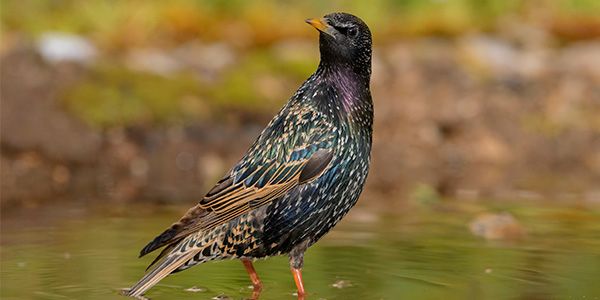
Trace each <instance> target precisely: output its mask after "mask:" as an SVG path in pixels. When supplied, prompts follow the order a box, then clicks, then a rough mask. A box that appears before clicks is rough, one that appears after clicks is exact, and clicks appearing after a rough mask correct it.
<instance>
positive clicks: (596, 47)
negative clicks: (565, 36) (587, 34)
mask: <svg viewBox="0 0 600 300" xmlns="http://www.w3.org/2000/svg"><path fill="white" fill-rule="evenodd" d="M558 63H559V64H558V65H559V66H560V67H561V68H564V70H565V71H570V72H573V73H584V74H587V75H589V76H590V77H591V78H593V79H594V81H595V82H596V84H599V85H600V41H591V42H578V43H575V44H573V45H570V46H568V47H566V48H565V49H564V50H563V51H562V53H561V55H560V57H559V60H558Z"/></svg>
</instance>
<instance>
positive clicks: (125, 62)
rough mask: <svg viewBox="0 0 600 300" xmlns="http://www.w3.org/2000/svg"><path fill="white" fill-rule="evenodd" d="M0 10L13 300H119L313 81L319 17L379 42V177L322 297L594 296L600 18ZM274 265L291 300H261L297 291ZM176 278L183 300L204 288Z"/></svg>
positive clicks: (165, 8)
mask: <svg viewBox="0 0 600 300" xmlns="http://www.w3.org/2000/svg"><path fill="white" fill-rule="evenodd" d="M0 10H1V12H0V16H1V25H2V27H1V30H0V33H1V44H0V64H1V66H0V69H1V90H0V96H1V124H0V125H1V136H0V142H1V161H0V162H1V175H0V176H1V177H0V179H1V198H0V200H1V201H0V204H1V209H2V221H3V222H2V243H0V250H2V251H1V253H2V255H3V256H2V260H3V262H2V263H3V267H2V269H3V271H2V276H3V280H2V281H4V288H3V293H2V296H3V298H5V299H25V298H29V299H46V298H47V299H56V298H57V297H58V298H60V296H65V295H67V296H70V297H72V298H76V299H77V298H78V299H82V298H87V299H94V298H97V299H106V297H110V296H113V297H114V296H115V293H114V291H113V290H111V289H116V288H119V287H124V286H125V285H126V284H129V283H131V282H133V281H134V280H135V279H137V278H138V277H139V276H140V275H141V272H142V270H143V269H144V264H145V262H144V261H137V262H134V261H135V259H134V258H135V254H136V253H137V251H138V248H140V247H141V246H142V245H143V244H144V242H146V241H147V240H148V239H150V238H151V237H152V236H153V234H155V233H158V232H159V231H161V230H162V229H163V227H165V226H166V225H168V224H170V222H172V221H174V220H175V219H176V218H177V217H178V216H179V215H180V214H181V213H182V212H183V211H185V208H186V207H188V206H191V205H192V204H193V203H195V202H196V201H198V200H199V199H200V197H202V195H204V193H205V192H206V191H207V190H208V188H210V187H211V186H212V185H213V184H214V182H215V181H216V180H218V179H219V178H220V177H221V176H222V175H223V174H224V172H225V171H227V170H228V169H229V168H230V166H231V165H232V164H233V163H235V162H236V161H237V160H238V159H239V158H240V157H241V156H242V154H243V153H244V151H245V150H246V149H247V147H248V146H249V145H250V144H251V143H252V142H253V140H254V138H255V137H256V136H257V135H258V134H259V132H260V131H261V129H262V128H263V127H264V126H265V125H266V123H267V122H268V121H269V120H270V118H271V117H272V116H273V115H274V114H275V113H276V112H277V111H278V110H279V108H280V107H281V106H283V104H284V103H285V102H286V101H287V99H288V98H289V97H290V96H291V95H292V94H293V93H294V92H295V89H296V88H298V87H299V85H300V84H301V83H302V82H303V81H304V80H305V79H306V78H307V77H308V76H309V75H310V74H311V73H312V72H313V71H314V70H315V69H316V67H317V64H318V59H319V53H318V42H317V33H316V32H315V30H314V29H313V28H311V27H310V26H308V25H307V24H305V23H304V19H306V18H308V17H319V16H322V15H324V14H326V13H329V12H333V11H346V12H350V13H354V14H356V15H358V16H360V17H361V18H362V19H363V20H365V21H366V23H367V24H369V26H370V28H371V31H372V32H373V36H374V52H373V56H374V57H373V77H372V93H373V99H374V104H375V128H374V145H373V152H372V168H371V172H370V175H369V178H368V182H367V187H366V189H365V191H364V193H363V195H362V196H361V201H359V204H358V207H357V208H356V209H355V210H353V212H352V213H351V214H350V215H349V216H348V220H349V221H345V223H344V222H343V223H342V224H341V225H340V227H339V229H336V230H334V232H333V233H332V235H331V236H333V237H329V236H328V237H327V238H326V239H325V240H324V241H323V243H320V244H318V245H317V247H316V249H317V250H314V251H315V252H310V251H309V259H307V261H309V260H310V259H311V258H310V257H312V259H313V260H315V261H319V262H321V263H320V264H319V266H322V268H323V270H321V271H319V270H316V269H315V268H318V267H315V265H314V264H313V265H312V268H313V269H310V268H311V265H308V266H307V268H309V271H308V272H309V273H310V272H313V273H312V274H319V276H316V275H313V277H311V276H310V275H308V274H309V273H307V275H306V276H307V278H309V279H307V280H309V284H308V285H309V286H312V288H313V289H317V288H318V287H319V286H320V285H319V283H321V282H328V284H327V285H325V287H328V286H329V287H330V288H331V286H333V288H331V289H333V290H321V291H319V292H320V295H325V296H324V297H327V299H336V297H338V298H339V296H342V298H343V299H346V298H348V297H350V298H351V299H352V297H354V296H356V295H357V294H356V292H357V291H362V292H364V294H361V295H362V296H360V297H361V298H362V299H369V298H373V299H375V298H377V299H379V298H382V299H397V298H398V297H401V296H409V297H411V298H413V299H417V298H422V299H425V298H426V297H422V296H423V295H424V294H423V293H430V294H429V296H430V298H429V299H439V298H440V297H442V296H443V297H446V295H455V296H457V295H458V296H457V297H456V299H467V298H469V297H471V299H485V297H484V296H485V295H488V296H489V297H490V298H489V299H504V298H506V299H547V298H548V297H550V296H555V295H562V296H565V297H566V296H571V295H577V296H581V297H588V296H593V295H598V294H600V291H598V290H597V288H596V286H597V284H595V283H594V282H593V281H594V279H595V278H598V277H599V276H600V274H598V270H600V257H598V253H600V244H598V241H600V227H599V226H598V224H600V209H599V207H600V1H597V0H529V1H525V0H488V1H480V0H373V1H359V0H350V1H317V0H308V1H302V2H291V1H278V0H265V1H239V0H233V1H223V0H205V1H193V0H174V1H141V0H139V1H137V0H131V1H108V0H107V1H102V0H90V1H77V0H6V1H2V3H1V4H0ZM386 216H387V217H386ZM386 218H388V219H386ZM389 218H391V219H393V220H394V221H389ZM385 220H388V221H385ZM469 228H470V229H469ZM475 236H481V237H483V238H484V240H485V239H489V240H521V241H522V242H517V243H516V244H510V245H509V246H507V245H506V244H502V245H501V246H499V247H498V244H492V245H490V244H487V243H485V242H482V241H481V240H479V238H480V237H475ZM92 237H93V238H92ZM90 238H91V240H93V241H95V242H98V244H95V243H91V244H88V243H85V242H83V241H90ZM340 245H341V246H340ZM559 249H560V250H559ZM574 249H577V251H579V252H576V253H572V252H570V251H575V250H574ZM310 253H313V254H310ZM311 255H312V256H311ZM365 257H370V258H371V260H364V258H365ZM329 262H331V263H332V265H328V263H329ZM350 262H352V263H350ZM356 262H360V263H361V264H362V265H360V266H361V268H362V269H352V268H351V267H350V266H352V265H353V263H356ZM432 262H433V264H432ZM346 263H347V264H346ZM498 264H499V265H498ZM340 265H344V266H347V268H341V269H340V268H339V266H340ZM263 266H266V267H263V268H267V267H268V268H270V269H269V270H270V271H272V272H271V273H269V272H266V273H267V274H268V275H265V276H267V277H266V278H267V280H271V281H270V282H269V284H270V285H271V286H273V285H275V284H276V283H275V282H278V284H279V286H277V287H276V288H274V289H275V290H276V291H277V292H273V290H271V293H272V294H271V295H272V296H271V297H272V298H268V296H267V298H266V299H281V297H282V295H283V293H284V292H283V291H285V293H288V292H289V293H291V292H290V291H292V290H293V289H292V286H291V285H290V286H287V283H286V282H283V283H281V282H280V280H279V279H281V278H286V277H284V276H287V267H286V262H285V258H281V260H280V261H278V262H277V264H269V265H263ZM202 268H204V267H202ZM206 268H208V269H206ZM206 268H205V269H203V270H207V272H208V273H210V272H211V270H212V272H214V273H213V274H225V275H223V276H224V277H223V278H226V277H227V276H229V277H230V278H234V279H235V280H233V281H227V280H223V278H219V277H218V276H217V277H216V279H212V277H210V278H205V277H201V278H203V280H204V282H205V284H206V285H209V286H210V285H212V286H219V284H220V286H219V288H221V287H222V288H223V289H224V291H226V292H227V293H229V294H233V295H236V293H239V291H237V292H236V290H235V288H233V287H231V286H234V287H235V286H239V285H240V284H245V282H246V279H245V277H244V276H245V274H243V273H241V274H240V272H239V271H240V269H239V266H237V265H231V264H229V265H225V267H219V266H216V267H208V266H207V267H206ZM258 268H259V271H260V270H261V265H260V264H259V265H258ZM369 268H372V270H376V271H377V270H379V271H381V272H375V271H374V272H371V273H369V272H370V271H368V270H369ZM378 268H379V269H378ZM439 268H441V269H442V271H439ZM263 270H264V269H263ZM311 270H312V271H311ZM364 270H367V272H366V273H364V272H363V271H364ZM456 270H462V271H461V272H463V273H459V274H460V275H459V276H455V275H456V273H455V272H457V271H456ZM190 272H193V271H190ZM199 272H200V273H196V274H203V273H202V271H199ZM340 272H341V273H340ZM344 272H345V273H344ZM496 272H500V273H496ZM374 274H383V275H381V277H378V276H376V275H374ZM465 274H470V275H469V276H471V277H469V279H468V280H467V279H465V278H464V275H465ZM482 274H484V275H482ZM486 274H487V275H486ZM490 274H491V275H494V274H498V275H497V277H493V276H492V277H486V278H491V279H481V281H480V277H479V276H488V275H490ZM384 275H385V276H384ZM178 276H179V275H178ZM182 276H184V277H178V278H180V279H179V281H177V280H175V281H170V284H171V286H174V285H177V284H180V283H181V282H185V283H184V284H183V288H189V287H190V286H191V285H193V284H194V283H195V282H197V281H195V279H194V277H185V276H190V275H182ZM269 276H271V277H269ZM461 276H463V277H461ZM365 277H366V278H365ZM50 278H51V279H50ZM108 278H111V279H110V280H109V279H108ZM181 278H183V279H181ZM185 278H187V279H185ZM269 278H271V279H269ZM310 278H313V279H312V282H311V281H310V280H311V279H310ZM220 279H221V280H220ZM186 280H187V281H186ZM210 280H213V281H212V282H211V281H210ZM362 280H365V282H364V284H363V285H362V286H361V281H362ZM454 280H456V281H458V282H453V281H454ZM486 280H489V281H486ZM511 280H514V281H511ZM23 282H31V283H32V284H31V286H30V287H22V283H23ZM74 282H75V283H74ZM78 282H85V284H83V283H81V284H76V283H78ZM232 282H233V283H232ZM507 282H508V283H507ZM1 283H2V282H0V284H1ZM188 283H189V284H188ZM367 283H368V284H367ZM446 283H449V284H446ZM329 284H331V285H329ZM352 285H354V286H355V289H354V290H353V289H350V290H347V291H346V290H344V292H342V293H338V292H337V288H338V287H340V289H343V288H346V287H347V286H352ZM7 286H8V287H7ZM89 286H95V288H96V290H93V289H91V288H89V289H88V288H87V287H89ZM226 286H227V287H226ZM356 286H358V287H356ZM449 286H450V287H451V288H449ZM84 287H86V288H84ZM183 288H181V289H178V291H179V293H181V295H180V294H174V295H175V296H174V297H176V298H179V297H180V296H182V295H183V294H186V293H188V292H184V291H183ZM98 289H100V290H101V292H99V291H98ZM357 289H358V290H357ZM594 289H595V290H594ZM84 291H85V293H86V294H83V293H84ZM107 291H108V292H107ZM161 291H162V293H163V294H162V295H163V296H165V295H169V294H170V295H173V293H174V292H173V291H172V290H169V289H168V288H165V287H164V286H163V290H161V289H160V288H159V289H158V292H157V293H161ZM453 292H454V293H455V294H452V293H453ZM463 292H464V294H463ZM32 293H33V294H32ZM210 293H212V291H211V292H210ZM370 293H375V294H370ZM447 293H450V294H447ZM216 294H218V293H217V292H216V291H215V292H214V293H213V294H211V297H212V296H214V295H216ZM359 294H360V293H359ZM83 295H86V296H83ZM186 295H187V294H186ZM273 295H274V296H273ZM286 295H287V294H286ZM352 295H354V296H352ZM390 295H395V296H392V297H389V296H390ZM490 295H491V296H490ZM287 296H289V295H287ZM371 296H372V297H371ZM375 296H377V297H375ZM11 297H12V298H11ZM344 297H346V298H344ZM378 297H379V298H378ZM448 297H450V299H452V298H453V297H452V296H448ZM559 298H560V296H559ZM207 299H210V297H208V298H207ZM219 299H226V298H219ZM227 299H228V298H227Z"/></svg>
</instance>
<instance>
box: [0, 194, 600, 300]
mask: <svg viewBox="0 0 600 300" xmlns="http://www.w3.org/2000/svg"><path fill="white" fill-rule="evenodd" d="M185 209H186V208H185V207H148V206H139V205H137V206H136V205H127V206H116V207H115V206H112V207H110V208H109V207H95V208H85V207H82V206H78V205H61V206H58V207H57V206H54V207H49V208H36V209H29V210H23V211H18V212H15V211H13V212H9V213H4V214H3V216H2V222H3V224H2V242H1V255H2V261H1V271H2V278H1V292H0V297H1V298H2V299H127V298H125V297H122V296H119V295H118V291H119V290H120V289H121V288H125V287H127V286H129V285H131V284H132V283H134V282H135V281H136V280H137V279H139V278H140V276H141V275H142V274H143V270H144V269H145V267H146V265H147V264H148V263H149V262H150V261H151V260H152V257H151V256H152V255H150V256H149V257H144V258H142V259H138V258H137V253H138V251H139V249H140V248H141V247H142V246H143V245H145V243H146V242H147V241H148V240H150V239H151V238H153V237H154V235H155V234H157V233H159V232H161V231H162V230H163V229H164V228H165V227H166V226H167V225H168V224H170V223H171V222H173V221H174V220H176V219H177V218H178V217H179V216H180V215H181V214H182V213H183V212H184V211H185ZM482 211H510V212H511V213H512V214H513V215H514V216H515V217H516V218H517V219H518V220H519V221H520V222H521V223H522V224H523V226H524V228H525V229H526V230H527V236H526V237H525V238H523V239H521V240H514V241H496V242H493V241H486V240H484V239H482V238H479V237H476V236H474V235H473V234H471V233H470V232H469V229H468V223H469V221H470V220H472V219H473V218H474V217H475V216H476V215H477V214H478V213H480V212H482ZM255 266H256V269H257V271H258V272H259V275H260V276H261V278H262V280H263V282H264V286H265V287H264V289H263V291H262V293H261V294H260V299H294V296H293V292H294V283H293V280H292V278H291V276H290V275H289V268H288V263H287V258H286V257H275V258H270V259H268V260H260V261H257V262H256V263H255ZM304 280H305V285H306V287H307V290H308V292H309V295H308V297H307V299H600V284H599V282H600V211H599V210H598V209H593V208H592V209H590V208H585V207H577V206H574V205H569V204H554V205H548V204H547V203H525V204H519V205H516V204H514V203H513V204H506V203H492V204H489V203H488V204H485V205H484V204H472V203H471V204H464V202H463V204H456V205H455V204H443V205H438V206H431V207H423V206H418V205H414V206H413V207H410V208H409V207H407V208H406V209H402V210H401V211H400V212H396V213H376V212H372V211H370V210H367V209H365V208H361V207H357V208H356V209H355V210H354V211H353V212H352V213H351V214H350V215H349V216H348V218H347V219H345V220H344V221H343V222H342V223H340V224H339V225H338V226H337V227H336V228H335V229H334V231H333V232H331V233H330V234H329V235H327V236H326V237H325V238H324V239H323V240H321V241H320V242H319V243H318V244H317V245H316V246H314V247H312V248H310V249H309V251H308V252H307V255H306V258H305V268H304ZM249 286H250V281H249V280H248V278H247V275H246V273H245V271H244V268H243V266H242V264H241V263H240V262H238V261H222V262H216V263H207V264H204V265H201V266H197V267H194V268H192V269H190V270H187V271H185V272H181V273H178V274H176V275H173V276H169V277H168V278H166V279H165V280H163V281H162V282H160V284H159V285H157V286H156V287H155V288H154V289H152V290H150V292H148V294H147V296H148V297H150V298H152V299H248V298H250V297H251V295H252V290H251V288H250V287H249ZM219 297H220V298H219Z"/></svg>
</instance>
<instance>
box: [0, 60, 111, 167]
mask: <svg viewBox="0 0 600 300" xmlns="http://www.w3.org/2000/svg"><path fill="white" fill-rule="evenodd" d="M81 72H83V71H82V70H79V69H77V68H70V67H69V66H56V67H54V68H52V69H51V68H46V67H45V66H43V65H41V64H39V62H38V61H37V60H36V57H35V55H33V54H32V53H31V52H30V51H29V50H27V49H23V50H22V51H20V52H15V53H12V54H11V55H8V56H6V57H4V59H3V62H2V66H1V74H2V91H1V96H2V111H1V112H0V114H1V117H2V118H1V125H2V126H1V128H0V132H1V133H2V137H1V141H2V145H3V146H5V147H9V148H11V149H13V150H15V151H22V150H30V149H36V150H38V151H41V152H42V153H43V155H44V156H47V157H49V158H51V159H55V160H60V161H71V162H80V163H81V162H91V161H93V160H95V159H96V157H97V154H98V152H99V150H100V144H101V142H102V140H101V137H100V134H99V133H98V132H96V131H94V130H92V129H91V128H89V127H88V126H86V125H85V124H84V123H83V122H82V121H80V120H78V119H76V118H75V117H74V116H72V115H71V114H69V113H68V112H66V111H65V110H64V109H63V107H62V105H61V103H60V102H59V99H57V93H58V88H59V87H60V86H65V85H68V84H69V82H73V81H74V80H76V77H77V76H78V74H81ZM9 82H10V83H12V84H7V83H9Z"/></svg>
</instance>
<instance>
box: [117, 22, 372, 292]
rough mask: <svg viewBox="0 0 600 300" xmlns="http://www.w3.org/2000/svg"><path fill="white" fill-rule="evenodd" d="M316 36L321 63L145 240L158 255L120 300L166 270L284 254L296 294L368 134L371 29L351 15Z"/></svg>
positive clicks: (359, 180) (351, 197)
mask: <svg viewBox="0 0 600 300" xmlns="http://www.w3.org/2000/svg"><path fill="white" fill-rule="evenodd" d="M305 21H306V22H307V23H308V24H309V25H311V26H313V27H314V28H316V29H317V30H318V33H319V52H320V62H319V65H318V67H317V70H316V71H315V72H314V73H313V74H312V75H311V76H310V77H309V78H308V79H307V80H306V81H305V82H304V83H303V84H302V85H301V86H300V88H299V89H298V90H297V91H296V93H295V94H294V95H293V96H292V97H291V98H290V99H289V100H288V102H287V103H286V104H285V105H284V106H283V108H282V109H281V110H280V111H279V112H278V113H277V114H276V115H275V117H273V119H272V120H271V121H270V122H269V123H268V125H267V126H266V128H264V129H263V131H262V132H261V133H260V135H259V136H258V138H257V139H256V140H255V142H254V143H253V144H252V145H251V146H250V148H249V149H248V150H247V152H246V153H245V154H244V155H243V157H242V158H241V159H240V160H239V162H237V163H236V164H235V165H234V166H233V167H232V168H231V169H230V170H229V171H228V172H226V174H225V175H224V176H223V177H222V179H220V180H219V181H218V182H217V183H216V185H214V187H212V189H210V190H209V191H208V193H207V194H206V195H205V196H204V197H203V198H202V199H201V200H199V201H198V203H197V204H196V205H195V206H193V207H192V208H190V209H189V210H188V211H187V212H186V213H185V214H184V216H183V217H182V218H181V219H180V220H179V221H177V222H175V223H173V224H172V225H171V226H170V227H169V228H167V229H166V230H165V231H164V232H162V233H161V234H160V235H158V236H157V237H156V238H154V239H153V240H152V241H151V242H149V243H148V244H147V245H146V246H145V247H144V248H143V249H142V250H141V252H140V257H142V256H144V255H146V254H148V253H150V252H153V251H155V250H157V249H160V248H163V247H164V249H163V250H162V251H161V252H160V254H159V255H158V256H157V257H156V259H155V260H154V261H153V262H152V263H151V264H150V266H149V267H148V268H147V269H146V273H145V275H144V276H143V277H142V278H141V279H140V280H139V281H138V282H137V283H136V284H135V285H133V286H132V287H131V288H130V289H128V290H126V291H124V293H125V295H127V296H133V297H141V296H142V295H143V294H144V293H145V292H146V291H148V290H149V289H150V288H152V287H153V286H154V285H155V284H157V283H158V282H159V281H160V280H162V279H163V278H164V277H166V276H168V275H169V274H172V273H176V272H179V271H183V270H185V269H188V268H190V267H192V266H195V265H198V264H202V263H205V262H208V261H216V260H223V259H239V260H241V261H242V263H243V265H244V267H245V269H246V271H247V272H248V274H249V277H250V280H251V281H252V285H253V286H254V290H255V291H260V289H261V288H262V282H261V281H260V278H259V276H258V274H257V273H256V271H255V269H254V266H253V264H252V262H253V261H254V260H256V259H259V258H266V257H270V256H277V255H288V256H289V264H290V270H291V273H292V276H293V279H294V282H295V284H296V288H297V294H298V297H300V296H304V295H305V294H306V290H305V287H304V283H303V280H302V267H303V265H304V253H305V251H306V250H307V249H308V247H310V246H312V245H313V244H314V243H316V242H317V241H318V240H319V239H320V238H321V237H323V236H324V235H325V234H326V233H327V232H329V231H330V230H331V229H332V228H333V227H334V226H335V225H336V224H337V223H338V222H339V221H340V220H341V219H342V217H344V216H345V215H346V214H347V213H348V212H349V210H350V209H351V208H352V207H353V206H354V205H355V204H356V202H357V200H358V198H359V195H360V194H361V192H362V190H363V188H364V185H365V181H366V178H367V175H368V172H369V165H370V160H371V144H372V133H373V129H372V127H373V101H372V97H371V91H370V79H371V57H372V54H371V52H372V50H371V48H372V38H371V31H370V29H369V27H368V26H367V25H366V24H365V22H363V21H362V20H361V19H360V18H358V17H356V16H354V15H352V14H348V13H342V12H337V13H330V14H327V15H325V16H323V17H321V18H314V19H307V20H305Z"/></svg>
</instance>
